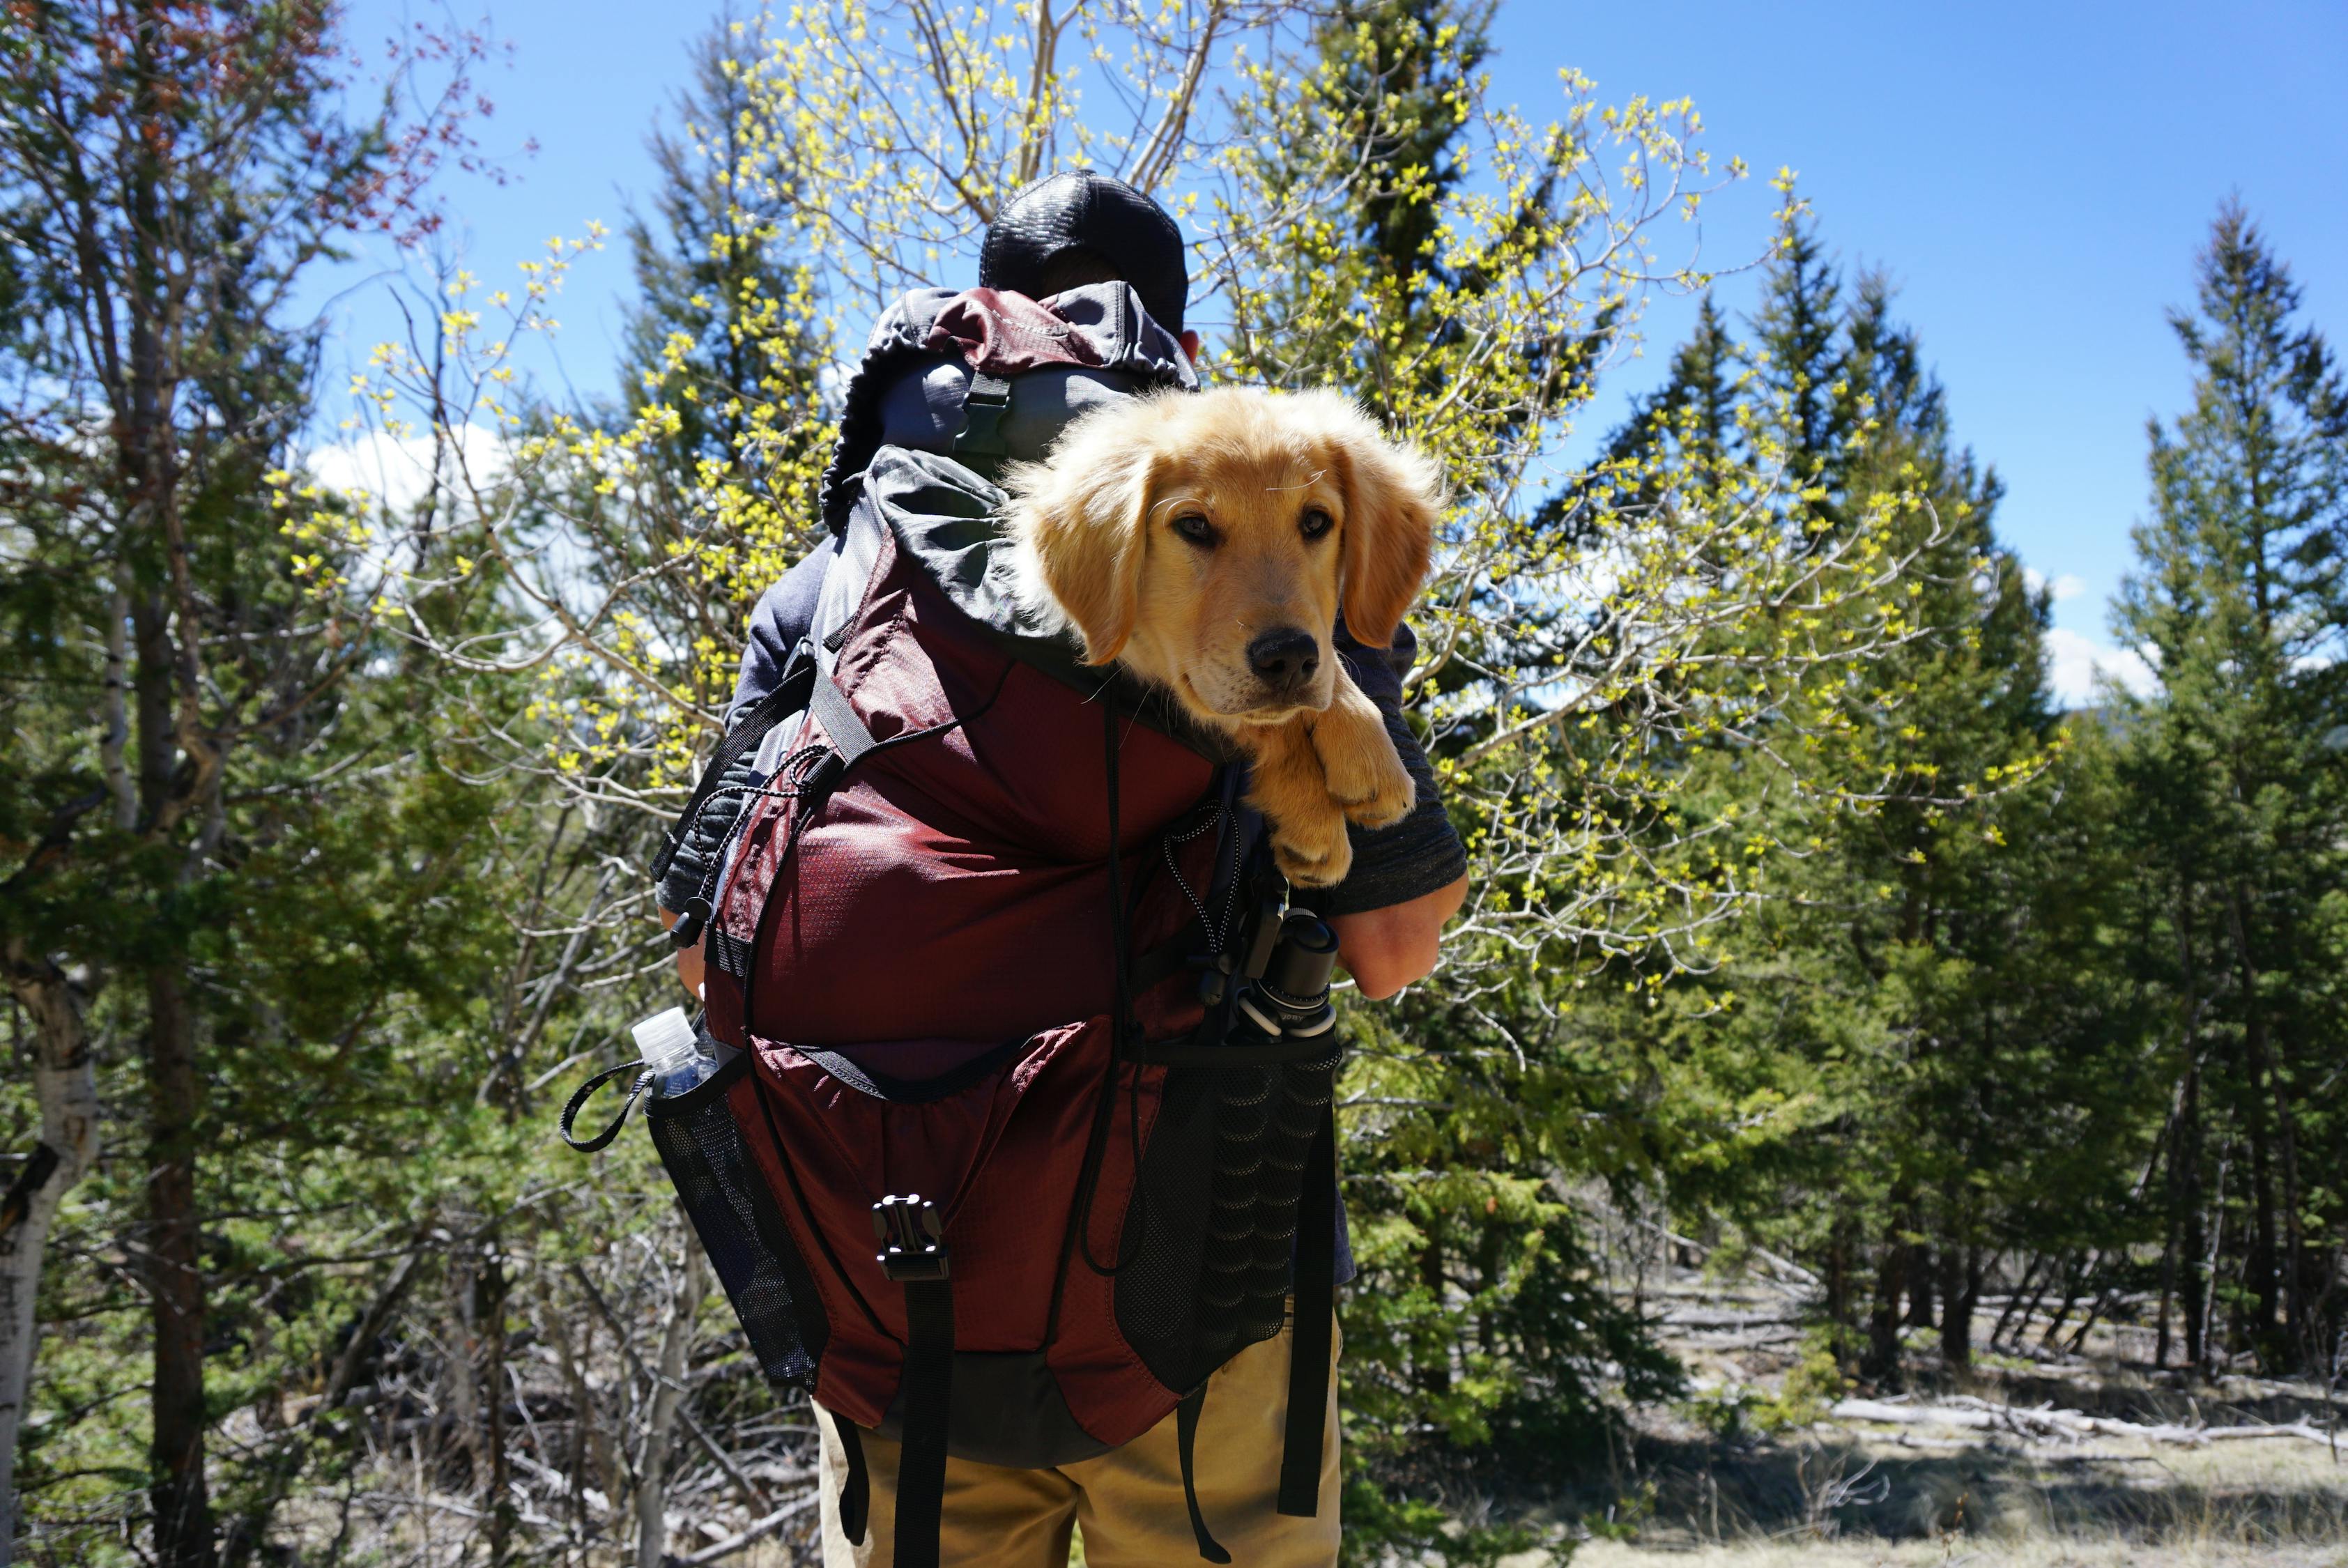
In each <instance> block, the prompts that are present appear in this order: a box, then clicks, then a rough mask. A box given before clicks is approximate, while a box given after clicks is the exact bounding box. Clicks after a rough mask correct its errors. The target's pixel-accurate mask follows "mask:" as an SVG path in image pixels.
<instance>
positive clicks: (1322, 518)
mask: <svg viewBox="0 0 2348 1568" xmlns="http://www.w3.org/2000/svg"><path fill="white" fill-rule="evenodd" d="M1296 526H1297V527H1298V528H1300V529H1302V530H1303V532H1304V537H1305V538H1307V539H1318V538H1320V537H1321V536H1322V535H1323V534H1324V533H1326V532H1328V531H1330V530H1331V529H1333V528H1334V527H1336V526H1337V524H1336V522H1335V521H1334V520H1332V519H1331V517H1330V516H1329V514H1328V513H1327V512H1325V511H1322V510H1321V509H1320V508H1319V507H1317V506H1316V507H1312V508H1309V509H1308V510H1307V511H1305V513H1304V517H1303V521H1300V522H1299V523H1298V524H1297V525H1296Z"/></svg>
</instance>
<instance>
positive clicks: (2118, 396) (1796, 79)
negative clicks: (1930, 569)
mask: <svg viewBox="0 0 2348 1568" xmlns="http://www.w3.org/2000/svg"><path fill="white" fill-rule="evenodd" d="M716 9H717V7H716V5H714V4H701V3H695V0H687V3H675V0H673V3H671V4H668V5H645V4H641V3H640V4H633V5H628V4H618V3H614V0H561V3H557V0H505V3H504V4H502V5H499V7H498V8H497V9H496V10H494V11H493V12H492V13H491V14H490V26H491V29H492V31H494V32H495V33H496V34H498V35H499V36H502V37H504V38H507V39H509V40H510V41H511V43H512V45H513V47H514V54H513V61H512V64H511V66H510V67H494V68H492V69H490V70H489V71H487V72H485V73H484V75H483V79H482V84H481V85H482V86H483V88H484V89H485V90H486V91H487V92H488V93H489V96H490V97H491V98H494V99H495V100H496V103H497V112H496V114H495V116H494V117H493V118H492V119H490V120H489V121H488V122H487V123H486V124H485V125H484V126H483V127H482V128H480V129H481V132H482V140H483V145H484V149H485V150H488V151H489V152H492V153H497V154H504V155H506V157H507V164H508V167H509V168H510V170H511V174H512V178H511V179H510V181H509V182H508V183H507V184H506V185H504V186H503V187H491V186H489V185H486V184H482V183H479V182H474V181H459V182H458V183H456V184H455V185H453V186H452V187H451V189H450V201H451V206H452V209H453V211H454V212H455V214H456V216H457V217H458V220H459V231H460V232H459V234H458V236H457V242H458V243H460V244H461V245H462V246H463V248H464V252H465V254H466V257H467V259H468V260H469V263H471V264H472V265H473V266H474V267H475V268H476V270H477V271H479V272H481V273H484V274H485V275H493V276H499V277H503V276H508V275H510V273H508V270H507V269H508V268H509V267H510V263H512V262H514V261H519V260H520V259H522V258H524V257H527V256H530V255H534V254H536V253H538V250H539V248H540V247H541V245H542V244H543V242H544V241H545V240H546V239H547V238H548V237H549V236H551V235H553V234H556V233H577V232H579V231H580V230H581V229H582V226H583V224H584V223H585V222H586V221H587V220H588V219H590V218H598V219H602V221H604V222H607V223H611V224H613V225H614V226H616V225H617V222H618V221H619V219H620V218H621V216H622V214H623V211H624V210H625V205H626V202H627V200H628V198H629V197H630V196H631V195H634V194H639V193H642V192H644V191H647V190H648V189H649V187H650V185H651V171H650V166H649V163H648V160H646V158H645V156H644V135H645V132H646V130H647V129H649V128H650V127H651V125H652V123H653V121H654V118H655V116H656V115H658V114H659V113H661V112H662V110H663V109H664V107H665V105H666V104H667V101H668V99H669V98H670V95H671V94H672V93H673V92H674V90H675V87H676V85H677V84H678V83H679V82H681V81H682V80H683V79H684V76H685V49H686V46H687V45H688V43H689V42H690V41H691V40H692V39H693V38H694V37H695V36H697V35H698V34H699V33H700V32H701V31H702V30H703V29H704V28H705V26H707V24H708V21H709V19H710V18H711V17H712V16H713V15H715V14H716ZM435 14H436V13H435V12H433V11H432V10H430V9H427V8H424V7H409V6H407V5H400V4H395V3H388V0H354V3H353V4H352V5H350V6H349V8H348V11H347V18H348V22H349V26H350V28H351V31H352V35H353V36H354V37H355V38H356V39H373V38H379V37H381V36H383V35H384V34H385V33H386V32H387V31H389V30H391V29H392V28H394V27H396V26H399V25H400V23H401V21H402V19H403V18H404V17H408V16H411V15H414V16H426V17H428V16H431V15H435ZM459 14H460V15H461V14H464V13H463V12H462V10H461V9H460V11H459ZM1495 41H1496V43H1497V44H1498V49H1499V55H1498V58H1497V59H1496V60H1495V61H1494V62H1493V65H1492V70H1493V72H1494V76H1495V77H1496V80H1497V83H1498V87H1499V88H1500V91H1501V95H1502V96H1503V97H1505V98H1513V99H1515V100H1516V101H1518V102H1519V103H1521V104H1523V105H1524V106H1525V107H1526V108H1528V109H1538V108H1541V107H1543V106H1546V105H1550V104H1554V103H1555V102H1557V101H1558V99H1557V86H1556V72H1557V69H1558V67H1560V66H1567V65H1570V66H1574V67H1579V68H1580V69H1581V70H1582V71H1584V72H1586V73H1588V74H1589V75H1590V76H1591V77H1594V78H1595V79H1596V80H1597V82H1598V85H1599V89H1600V95H1601V98H1608V99H1619V98H1625V97H1628V96H1630V95H1632V94H1635V93H1643V94H1646V95H1649V96H1651V97H1655V98H1675V97H1679V96H1682V95H1687V96H1692V97H1693V98H1694V100H1695V103H1696V107H1697V108H1698V109H1699V110H1700V111H1701V112H1702V113H1703V115H1704V120H1705V123H1706V126H1707V128H1708V129H1709V133H1710V139H1711V142H1712V145H1713V146H1714V148H1715V150H1717V152H1719V153H1720V154H1723V155H1725V154H1728V153H1735V154H1739V155H1741V156H1743V157H1744V158H1745V159H1746V161H1747V162H1748V163H1750V164H1751V165H1752V166H1753V167H1754V168H1755V170H1756V173H1757V174H1760V175H1766V173H1767V172H1768V171H1769V170H1775V169H1776V168H1777V167H1778V166H1780V165H1790V166H1791V167H1793V168H1794V169H1796V170H1798V171H1799V173H1800V175H1801V188H1802V191H1803V192H1804V193H1805V194H1806V195H1807V197H1808V198H1809V200H1810V201H1811V202H1812V204H1813V206H1814V208H1815V209H1816V211H1817V213H1818V218H1819V221H1820V222H1821V225H1822V234H1823V237H1824V238H1825V240H1826V242H1828V245H1829V246H1830V247H1832V248H1833V249H1834V250H1835V251H1836V252H1837V253H1838V254H1839V256H1840V257H1841V259H1842V260H1843V261H1844V262H1845V263H1847V264H1849V265H1850V266H1852V267H1857V266H1862V265H1864V266H1870V267H1881V268H1883V269H1885V270H1886V271H1887V272H1888V273H1890V276H1891V277H1892V278H1893V279H1894V280H1895V281H1896V283H1897V284H1899V287H1900V310H1901V314H1902V315H1904V316H1905V318H1906V319H1907V320H1908V321H1909V322H1910V325H1913V326H1914V327H1915V328H1916V329H1917V331H1918V332H1919V334H1920V335H1921V341H1922V344H1923V346H1924V350H1925V353H1926V355H1927V357H1928V358H1929V359H1930V360H1931V363H1932V364H1933V366H1935V368H1936V369H1937V371H1938V373H1939V375H1940V377H1941V380H1942V381H1943V382H1944V383H1945V384H1946V386H1947V388H1948V394H1949V399H1950V405H1951V407H1952V413H1953V416H1954V419H1955V424H1956V428H1957V431H1958V435H1959V438H1961V439H1962V440H1963V441H1964V442H1966V443H1967V444H1969V445H1971V446H1972V448H1973V449H1975V450H1976V451H1977V452H1978V453H1979V454H1980V455H1981V457H1982V459H1985V460H1987V461H1988V462H1990V463H1992V464H1993V465H1994V466H1995V467H1996V469H1998V471H1999V472H2000V473H2001V474H2002V475H2003V477H2004V479H2005V480H2006V484H2007V491H2008V493H2007V499H2006V501H2005V504H2004V507H2003V510H2002V511H2001V513H2000V518H1999V523H2000V529H2001V531H2002V533H2003V536H2004V537H2005V538H2006V539H2007V540H2008V541H2009V542H2011V543H2013V545H2014V546H2015V547H2016V548H2017V549H2018V550H2019V551H2020V552H2021V554H2022V556H2023V558H2024V561H2025V562H2027V563H2028V564H2029V565H2030V566H2031V567H2032V568H2034V570H2036V571H2037V572H2039V573H2043V574H2044V577H2045V578H2046V579H2047V580H2048V581H2049V582H2051V583H2055V585H2056V588H2057V593H2058V603H2056V605H2055V621H2056V626H2057V637H2056V640H2055V654H2056V656H2057V664H2058V685H2059V686H2061V687H2062V688H2063V689H2064V690H2065V695H2066V696H2074V697H2075V696H2080V695H2083V693H2084V688H2085V676H2086V670H2087V668H2088V663H2089V661H2090V660H2091V659H2092V658H2094V657H2096V656H2097V650H2098V649H2099V648H2100V647H2102V646H2103V645H2106V644H2107V643H2108V641H2109V637H2108V633H2107V630H2106V601H2107V600H2108V597H2109V595H2110V593H2111V592H2112V591H2113V589H2114V588H2115V587H2116V586H2117V584H2118V583H2119V580H2120V577H2121V575H2122V574H2123V573H2125V572H2126V571H2127V568H2128V563H2129V546H2128V539H2127V531H2128V527H2129V524H2130V523H2131V522H2133V521H2135V520H2136V519H2137V518H2138V517H2139V516H2141V515H2142V513H2143V511H2144V507H2145V490H2146V486H2145V478H2144V449H2145V437H2144V426H2145V420H2146V418H2147V416H2149V415H2152V414H2154V413H2161V414H2168V413H2171V412H2173V411H2175V410H2176V409H2177V408H2178V407H2181V406H2182V404H2183V403H2184V401H2185V398H2186V396H2187V387H2188V379H2187V375H2186V371H2185V368H2184V365H2183V362H2182V359H2181V357H2180V356H2179V355H2178V351H2177V347H2176V344H2175V340H2174V338H2173V336H2172V335H2171V334H2170V333H2169V330H2168V326H2167V325H2166V323H2165V319H2164V312H2165V310H2166V309H2167V308H2168V306H2170V305H2174V304H2186V303H2188V302H2189V300H2190V297H2191V286H2192V284H2191V267H2192V258H2193V253H2194V251H2195V249H2196V248H2197V247H2198V246H2199V243H2200V241H2201V238H2202V236H2203V234H2204V232H2206V230H2207V228H2208V225H2209V219H2210V217H2211V215H2212V214H2213V213H2214V212H2215V211H2216V210H2217V206H2218V203H2219V201H2220V200H2221V199H2222V198H2223V197H2224V196H2225V195H2227V194H2228V193H2229V192H2236V193H2239V194H2240V197H2241V199H2242V200H2243V201H2244V202H2245V203H2246V204H2247V205H2248V206H2249V207H2250V211H2252V213H2253V214H2254V215H2256V216H2257V217H2258V219H2259V220H2260V222H2261V224H2262V226H2263V227H2264V228H2265V230H2266V232H2267V233H2268V236H2269V238H2270V239H2271V241H2272V242H2273V243H2274V244H2275V246H2276V248H2277V249H2278V250H2279V251H2280V252H2281V253H2282V254H2283V255H2284V256H2285V257H2287V258H2288V259H2289V260H2290V262H2291V265H2292V268H2293V270H2294V273H2295V274H2296V276H2297V277H2298V280H2299V282H2300V284H2301V285H2302V289H2303V291H2304V293H2305V296H2306V302H2307V307H2308V310H2309V313H2310V315H2311V316H2312V319H2313V320H2315V321H2316V322H2317V323H2318V324H2320V325H2324V326H2326V327H2327V328H2328V329H2329V330H2330V331H2331V333H2332V335H2333V339H2334V341H2335V344H2338V345H2340V346H2343V348H2348V129H2343V125H2342V122H2341V118H2340V111H2341V106H2342V104H2343V102H2348V4H2343V3H2342V0H2322V3H2317V0H2299V3H2291V0H2237V3H2235V4H2231V5H2225V6H2215V5H2207V4H2203V5H2186V4H2181V3H2178V0H2136V3H2132V4H2127V5H2119V4H2105V3H2096V4H2063V5H2055V4H2046V3H2044V0H2042V3H2040V4H2037V5H2023V4H2014V3H2009V0H1990V3H1981V0H1976V3H1975V4H1972V5H1931V6H1926V5H1912V4H1899V3H1896V0H1878V3H1876V4H1873V5H1859V4H1847V3H1837V4H1829V3H1826V0H1818V3H1815V4H1760V3H1756V0H1746V3H1743V4H1737V3H1730V0H1680V3H1679V4H1675V5H1662V6H1639V7H1633V6H1624V5H1608V6H1602V7H1601V6H1589V5H1569V4H1544V3H1540V0H1504V4H1503V5H1502V6H1501V10H1500V15H1499V19H1498V26H1497V27H1496V29H1495ZM526 139H534V140H535V141H536V142H537V144H538V149H539V150H538V151H537V152H536V153H535V155H529V156H525V155H523V154H522V153H521V152H520V148H521V145H522V143H523V142H524V141H525V140H526ZM1769 207H1770V193H1769V192H1768V191H1767V189H1766V186H1765V185H1764V184H1763V183H1762V182H1761V181H1760V179H1758V178H1756V180H1755V181H1750V182H1748V183H1747V184H1746V185H1745V186H1743V187H1741V188H1738V189H1735V190H1733V191H1729V192H1726V193H1725V194H1724V195H1723V196H1722V197H1720V198H1718V199H1716V200H1715V203H1714V204H1713V206H1712V207H1711V208H1710V209H1709V211H1708V216H1707V219H1706V222H1705V232H1704V255H1705V258H1706V262H1707V263H1708V264H1712V265H1716V266H1726V265H1728V264H1730V263H1734V262H1735V261H1737V260H1739V259H1742V258H1745V257H1748V256H1750V255H1752V254H1755V253H1757V251H1758V249H1759V247H1760V245H1761V243H1762V242H1763V240H1764V238H1765V237H1766V232H1767V213H1768V210H1769ZM364 275H366V263H364V262H362V263H358V264H356V265H355V266H354V267H353V268H351V269H348V270H347V272H346V276H347V277H348V278H350V279H352V280H356V279H358V278H360V277H363V276H364ZM625 287H626V267H625V263H624V260H623V257H622V256H621V255H620V253H619V252H618V250H617V248H616V247H615V248H614V249H613V250H612V251H609V252H607V253H604V254H603V255H602V256H601V257H597V258H593V259H592V260H591V261H590V262H588V263H582V265H581V267H580V268H579V270H578V271H577V273H575V274H574V277H573V280H572V284H571V285H570V290H569V295H568V297H567V299H566V301H565V304H564V306H563V309H562V311H561V315H562V317H563V320H564V322H565V330H564V333H563V340H562V348H561V366H560V369H561V372H563V373H567V374H568V376H569V377H572V380H573V381H574V383H575V385H576V386H577V387H579V388H580V389H581V390H582V391H586V392H598V391H602V390H605V389H608V387H610V385H611V376H610V366H611V364H612V362H613V358H614V350H615V348H616V346H617V343H618V337H619V325H618V324H619V311H620V301H621V299H622V297H623V294H624V290H625ZM1722 292H1723V294H1724V297H1725V300H1726V301H1727V303H1729V304H1731V305H1732V306H1734V307H1739V308H1741V307H1742V306H1743V305H1744V304H1746V302H1747V300H1748V299H1749V296H1750V287H1749V282H1748V281H1747V280H1743V279H1732V280H1730V281H1729V282H1728V283H1727V284H1725V285H1724V288H1723V291H1722ZM368 300H369V294H368V291H367V290H366V288H365V287H364V286H361V287H359V288H357V289H356V290H355V292H353V293H350V294H345V295H344V296H343V297H342V298H341V300H340V301H339V302H338V303H337V304H335V306H334V307H333V308H334V311H335V315H336V316H337V318H338V319H340V320H342V321H344V322H345V323H346V324H347V325H348V327H349V329H350V330H351V331H352V332H353V333H354V334H355V335H360V336H365V335H369V333H370V331H371V329H376V322H375V321H374V320H373V319H371V317H372V316H373V315H374V310H373V307H371V306H370V304H368ZM1687 313H1688V307H1684V306H1682V305H1679V304H1674V303H1672V302H1659V303H1658V304H1657V305H1656V306H1655V308H1654V309H1653V311H1652V312H1651V313H1650V315H1649V318H1648V323H1647V327H1646V335H1647V353H1646V357H1645V358H1644V360H1643V361H1641V362H1638V363H1634V364H1632V365H1630V366H1625V367H1624V369H1623V370H1622V372H1621V373H1620V374H1619V375H1618V376H1617V377H1616V379H1615V382H1614V384H1613V386H1612V387H1611V388H1610V389H1609V392H1608V396H1607V397H1606V399H1605V400H1604V401H1603V402H1602V403H1601V407H1600V408H1599V409H1598V410H1596V411H1595V413H1594V416H1593V423H1595V422H1603V421H1605V420H1607V419H1609V418H1612V417H1613V415H1614V413H1615V412H1616V411H1617V410H1619V408H1620V407H1622V401H1621V400H1622V399H1623V398H1626V397H1628V396H1630V395H1631V394H1632V392H1634V391H1636V390H1637V389H1639V388H1640V387H1643V386H1644V385H1647V384H1649V383H1651V382H1652V381H1653V378H1654V377H1656V376H1657V375H1659V374H1660V373H1661V370H1662V367H1663V361H1664V360H1665V359H1666V358H1667V357H1668V355H1669V349H1670V346H1671V345H1672V343H1673V341H1675V340H1676V338H1677V337H1678V335H1680V333H1681V332H1682V330H1683V329H1684V325H1685V321H1686V317H1687Z"/></svg>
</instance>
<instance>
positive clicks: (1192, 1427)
mask: <svg viewBox="0 0 2348 1568" xmlns="http://www.w3.org/2000/svg"><path fill="white" fill-rule="evenodd" d="M1205 1408H1207V1386H1206V1385H1205V1384H1204V1383H1201V1384H1200V1385H1199V1386H1198V1387H1196V1388H1195V1389H1193V1390H1191V1393H1190V1397H1189V1398H1187V1399H1185V1400H1183V1401H1182V1402H1181V1403H1180V1404H1179V1405H1177V1406H1175V1407H1174V1441H1175V1446H1176V1447H1177V1448H1178V1449H1179V1450H1180V1452H1181V1455H1182V1501H1183V1504H1184V1506H1186V1507H1187V1508H1189V1511H1190V1533H1191V1535H1193V1536H1194V1537H1196V1538H1197V1540H1198V1542H1199V1555H1200V1556H1201V1557H1203V1558H1205V1559H1206V1560H1207V1561H1208V1562H1210V1563H1229V1562H1230V1561H1231V1553H1229V1552H1227V1551H1225V1550H1224V1548H1223V1543H1222V1542H1220V1541H1217V1540H1216V1539H1215V1537H1214V1535H1213V1533H1212V1532H1210V1531H1209V1530H1208V1529H1207V1516H1206V1514H1205V1513H1203V1512H1202V1511H1200V1508H1199V1469H1198V1464H1197V1461H1196V1458H1195V1456H1196V1454H1197V1451H1198V1448H1199V1415H1200V1412H1201V1411H1202V1410H1204V1409H1205Z"/></svg>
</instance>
